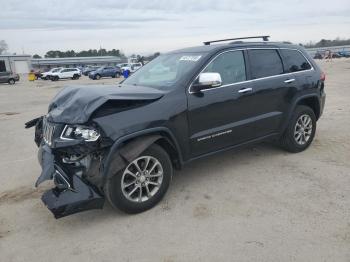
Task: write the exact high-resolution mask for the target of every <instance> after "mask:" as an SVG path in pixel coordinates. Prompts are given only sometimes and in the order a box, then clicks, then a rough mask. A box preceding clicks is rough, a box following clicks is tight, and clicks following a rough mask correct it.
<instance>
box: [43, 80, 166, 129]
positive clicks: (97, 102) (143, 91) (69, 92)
mask: <svg viewBox="0 0 350 262" xmlns="http://www.w3.org/2000/svg"><path fill="white" fill-rule="evenodd" d="M163 95H164V91H161V90H158V89H155V88H150V87H143V86H130V85H121V84H120V85H96V86H71V87H66V88H64V89H63V90H62V91H60V92H59V93H58V94H57V95H56V96H55V97H54V98H53V100H52V102H51V103H50V105H49V114H48V120H49V121H52V122H57V123H66V124H83V123H86V122H87V121H88V120H89V118H90V116H91V115H92V114H93V113H94V111H95V110H96V109H98V108H99V107H100V106H102V105H103V104H105V103H106V102H107V101H111V100H113V101H118V100H121V101H122V100H155V99H159V98H160V97H162V96H163Z"/></svg>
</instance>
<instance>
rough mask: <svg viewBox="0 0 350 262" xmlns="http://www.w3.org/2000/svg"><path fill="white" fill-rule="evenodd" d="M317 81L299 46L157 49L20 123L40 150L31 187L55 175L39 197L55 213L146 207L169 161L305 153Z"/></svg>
mask: <svg viewBox="0 0 350 262" xmlns="http://www.w3.org/2000/svg"><path fill="white" fill-rule="evenodd" d="M226 40H227V39H226ZM229 40H232V39H229ZM264 40H266V37H264ZM324 80H325V76H324V74H323V73H322V72H321V71H320V69H319V68H318V66H317V65H316V64H315V63H314V61H313V60H312V58H310V56H309V55H308V54H307V53H306V52H305V51H304V49H303V48H302V47H300V46H295V45H291V44H284V43H274V42H268V41H262V42H230V43H229V44H215V45H211V42H206V43H205V45H204V46H200V47H194V48H187V49H182V50H178V51H173V52H170V53H167V54H164V55H161V56H159V57H158V58H156V59H154V60H153V61H151V62H150V63H148V64H147V65H145V66H144V67H142V68H141V69H139V70H138V71H136V72H135V73H134V74H133V75H132V76H131V77H130V78H128V79H126V80H124V81H123V82H122V83H120V84H116V85H111V86H106V85H101V86H88V87H86V86H72V87H66V88H64V89H63V90H62V91H60V92H59V93H58V94H57V95H56V97H54V99H53V100H52V102H51V103H50V105H49V108H48V113H47V114H46V115H44V116H41V117H39V118H36V119H34V120H31V121H30V122H28V123H26V127H27V128H29V127H32V126H35V142H36V144H37V145H38V147H39V153H38V156H39V162H40V164H41V166H42V172H41V175H40V176H39V178H38V180H37V182H36V186H38V185H39V184H40V183H42V182H43V181H45V180H53V181H54V183H55V187H54V188H52V189H51V190H48V191H46V192H45V193H44V194H43V196H42V200H43V202H44V203H45V204H46V206H47V207H48V208H49V209H50V210H51V211H52V213H53V214H54V216H55V217H56V218H60V217H63V216H67V215H70V214H73V213H76V212H80V211H84V210H89V209H98V208H102V207H103V205H104V202H105V199H107V200H108V201H109V202H110V204H111V205H112V206H113V207H116V208H119V209H121V210H123V211H125V212H127V213H138V212H142V211H145V210H147V209H150V208H152V207H153V206H155V205H156V204H157V203H158V202H159V201H160V200H161V199H162V197H163V196H164V194H165V193H166V191H167V189H168V187H169V183H170V180H171V177H172V174H173V168H177V169H180V168H181V167H182V166H183V165H184V164H185V163H188V162H190V161H192V160H194V159H197V158H200V157H203V156H207V155H210V154H213V153H216V152H220V151H223V150H226V149H231V148H237V147H241V146H245V145H248V144H252V143H257V142H261V141H266V140H275V141H278V142H279V143H280V144H281V145H282V146H283V147H284V148H285V149H287V150H288V151H290V152H300V151H303V150H305V149H306V148H307V147H308V146H309V145H310V143H311V142H312V140H313V137H314V135H315V130H316V121H317V120H318V119H319V117H320V116H321V114H322V111H323V107H324V102H325V93H324ZM213 175H215V174H213Z"/></svg>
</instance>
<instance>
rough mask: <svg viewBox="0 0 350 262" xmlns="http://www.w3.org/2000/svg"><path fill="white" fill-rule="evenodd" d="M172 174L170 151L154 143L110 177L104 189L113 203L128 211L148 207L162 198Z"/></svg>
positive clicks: (143, 209) (141, 210)
mask: <svg viewBox="0 0 350 262" xmlns="http://www.w3.org/2000/svg"><path fill="white" fill-rule="evenodd" d="M135 163H137V165H138V166H139V169H137V168H136V165H135ZM153 165H155V167H153ZM152 167H153V169H152ZM138 170H139V171H140V170H141V171H142V172H141V173H140V172H138ZM130 172H131V173H132V174H130ZM172 174H173V167H172V164H171V161H170V158H169V155H168V154H167V152H166V151H165V150H164V149H163V148H162V147H160V146H158V145H156V144H153V145H151V146H150V147H149V148H147V149H146V150H145V151H144V152H143V153H141V154H140V155H139V156H138V157H137V158H136V159H134V160H133V161H132V162H131V163H129V164H128V166H127V167H125V168H124V169H122V170H120V171H119V172H118V173H117V174H115V175H114V176H113V177H111V178H110V179H108V181H107V183H106V186H105V189H104V191H105V195H106V198H107V199H108V201H109V202H110V203H111V205H112V206H113V207H115V208H118V209H120V210H122V211H124V212H126V213H129V214H135V213H140V212H143V211H146V210H148V209H150V208H152V207H154V206H155V205H156V204H157V203H158V202H159V201H160V200H161V199H162V198H163V196H164V195H165V193H166V192H167V190H168V187H169V184H170V181H171V177H172ZM140 188H141V190H140ZM140 194H141V195H140Z"/></svg>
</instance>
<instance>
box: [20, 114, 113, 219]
mask: <svg viewBox="0 0 350 262" xmlns="http://www.w3.org/2000/svg"><path fill="white" fill-rule="evenodd" d="M31 126H35V142H36V144H37V145H38V147H39V151H38V160H39V163H40V165H41V167H42V172H41V174H40V176H39V178H38V180H37V181H36V183H35V186H38V185H39V184H41V183H42V182H44V181H46V180H53V182H54V184H55V187H54V188H53V189H50V190H48V191H46V192H45V193H44V194H43V196H42V201H43V202H44V203H45V205H46V206H47V208H48V209H49V210H50V211H51V212H52V213H53V215H54V216H55V218H61V217H64V216H67V215H70V214H74V213H77V212H81V211H85V210H90V209H101V208H102V207H103V205H104V196H103V192H102V179H101V172H100V171H101V170H100V169H101V166H102V159H103V156H104V154H105V151H106V150H105V149H106V148H108V147H110V145H111V142H110V141H108V139H107V140H106V139H104V138H99V139H98V140H96V141H86V139H83V138H80V139H68V138H64V137H63V135H62V132H63V131H64V129H65V128H66V125H64V124H56V123H50V122H48V121H47V119H46V117H40V118H37V119H35V120H32V121H31V122H28V123H27V124H26V127H27V128H29V127H31Z"/></svg>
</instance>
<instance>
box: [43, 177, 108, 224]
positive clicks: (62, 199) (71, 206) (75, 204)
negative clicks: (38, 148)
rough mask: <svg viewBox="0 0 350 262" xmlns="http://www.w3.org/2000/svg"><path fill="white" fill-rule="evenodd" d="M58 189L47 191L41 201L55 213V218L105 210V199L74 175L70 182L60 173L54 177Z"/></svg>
mask: <svg viewBox="0 0 350 262" xmlns="http://www.w3.org/2000/svg"><path fill="white" fill-rule="evenodd" d="M54 181H55V184H56V187H55V188H53V189H51V190H49V191H46V192H45V193H44V194H43V195H42V197H41V200H42V201H43V202H44V204H45V205H46V206H47V208H48V209H49V210H50V211H51V212H52V213H53V215H54V216H55V218H61V217H65V216H68V215H71V214H75V213H78V212H82V211H85V210H90V209H101V208H103V204H104V198H103V196H101V195H100V194H99V193H98V192H96V191H95V189H94V188H93V187H91V186H90V185H88V184H86V183H85V182H84V181H82V180H81V178H80V177H78V176H76V175H73V176H72V178H71V181H69V182H68V180H67V177H66V176H65V175H63V174H61V173H60V172H56V173H55V175H54Z"/></svg>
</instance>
